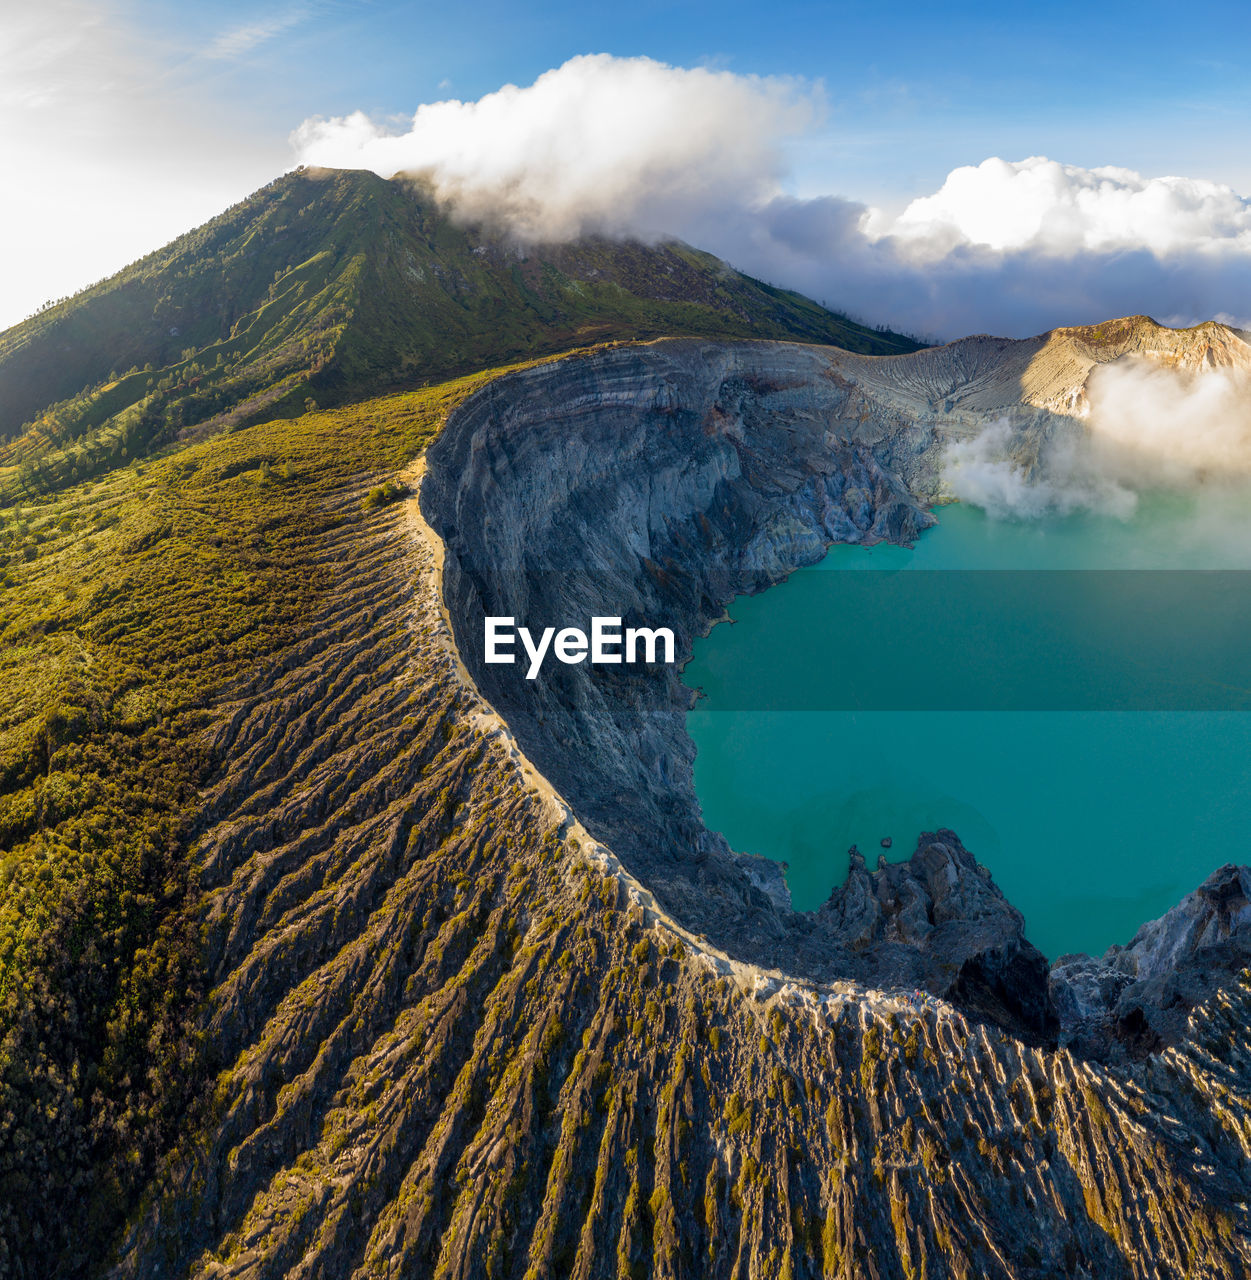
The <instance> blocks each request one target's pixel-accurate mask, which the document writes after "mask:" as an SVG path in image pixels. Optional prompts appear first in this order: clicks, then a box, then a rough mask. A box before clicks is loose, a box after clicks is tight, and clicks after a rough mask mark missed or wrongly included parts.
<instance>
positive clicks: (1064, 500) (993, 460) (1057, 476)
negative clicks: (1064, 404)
mask: <svg viewBox="0 0 1251 1280" xmlns="http://www.w3.org/2000/svg"><path fill="white" fill-rule="evenodd" d="M1013 444H1014V431H1013V428H1012V424H1011V423H1010V422H1008V421H1007V419H1000V420H999V421H997V422H993V423H991V424H990V426H988V427H987V428H986V429H985V430H984V431H982V432H980V433H979V434H978V435H976V436H974V437H973V438H972V439H970V440H961V441H957V442H956V443H955V444H953V445H951V446H950V448H948V450H947V456H946V460H945V472H944V475H945V479H946V481H947V486H948V488H949V489H950V490H951V492H952V493H953V494H954V495H955V496H956V497H957V498H959V499H960V500H961V501H962V502H968V503H971V504H972V505H973V506H975V507H981V508H982V509H983V510H984V511H985V512H986V513H987V514H988V515H990V516H992V517H994V518H995V519H999V520H1002V519H1018V520H1037V519H1039V518H1041V517H1043V516H1050V515H1061V516H1064V515H1070V514H1071V513H1072V512H1074V511H1098V512H1101V513H1103V514H1106V515H1113V516H1116V517H1118V518H1119V519H1122V520H1124V519H1128V518H1129V517H1130V516H1131V515H1133V513H1134V510H1135V508H1136V507H1137V505H1138V495H1137V493H1135V491H1134V490H1133V489H1131V488H1129V487H1127V486H1126V485H1125V484H1124V483H1123V482H1122V481H1121V480H1120V479H1119V478H1117V476H1116V475H1115V474H1114V471H1106V472H1105V471H1104V470H1103V469H1102V467H1100V466H1099V465H1097V464H1096V463H1095V460H1094V457H1093V453H1092V450H1091V448H1090V445H1089V442H1088V441H1084V440H1082V439H1081V438H1080V437H1077V438H1066V439H1064V440H1063V441H1060V440H1053V441H1051V442H1050V443H1049V444H1048V445H1047V447H1046V448H1045V450H1044V451H1043V454H1042V456H1041V457H1039V458H1038V459H1037V460H1036V461H1035V462H1034V463H1033V464H1032V465H1029V466H1027V465H1025V464H1024V463H1023V462H1022V461H1021V459H1020V458H1019V457H1017V456H1015V454H1014V452H1013V447H1012V446H1013Z"/></svg>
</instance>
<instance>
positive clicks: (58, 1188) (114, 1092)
mask: <svg viewBox="0 0 1251 1280" xmlns="http://www.w3.org/2000/svg"><path fill="white" fill-rule="evenodd" d="M491 376H493V375H492V374H489V373H488V374H482V375H478V376H476V377H473V378H467V379H463V380H461V381H459V382H456V383H452V384H447V385H441V386H438V387H433V388H430V389H425V390H421V391H415V392H409V393H402V394H398V395H395V396H391V397H387V398H384V399H379V400H374V401H371V402H369V403H367V404H365V405H362V406H360V407H358V408H345V409H340V410H332V411H327V412H321V413H308V414H305V415H303V416H301V417H300V418H298V419H295V420H291V421H282V420H280V421H275V422H270V423H266V424H262V425H257V426H253V427H251V428H248V429H245V430H239V431H236V432H234V433H231V434H227V435H224V436H220V437H218V438H216V439H213V440H209V441H207V442H204V443H201V444H195V445H190V446H188V447H185V448H182V449H180V450H177V451H175V452H168V453H167V454H166V455H165V456H161V457H157V458H152V459H150V460H148V461H146V462H144V463H142V464H139V463H136V464H135V465H132V466H129V467H125V468H120V469H116V470H114V471H112V472H110V473H109V474H108V475H107V476H106V477H105V478H103V479H101V480H98V481H95V482H87V483H83V484H78V485H74V486H70V487H68V488H65V489H64V490H63V491H61V492H60V493H58V494H57V495H56V496H55V497H53V498H47V499H44V500H42V501H32V502H26V503H21V504H19V505H17V506H15V507H12V508H10V509H8V510H7V511H5V512H4V513H3V515H2V518H0V560H2V561H3V566H2V568H0V574H2V575H3V577H2V582H3V586H0V851H2V853H0V1187H2V1188H3V1195H0V1257H3V1256H5V1255H4V1252H3V1251H4V1249H5V1248H6V1247H7V1250H8V1257H9V1258H10V1259H13V1258H21V1259H25V1260H26V1263H27V1264H28V1265H30V1264H31V1263H32V1261H33V1260H34V1259H38V1258H42V1257H51V1256H55V1255H57V1254H60V1253H61V1252H62V1250H64V1249H66V1248H67V1247H68V1252H67V1253H65V1255H64V1256H66V1257H68V1258H73V1257H74V1256H79V1257H80V1258H87V1257H89V1256H90V1257H94V1258H97V1259H98V1258H99V1257H100V1256H102V1250H103V1246H104V1243H105V1242H106V1241H107V1240H108V1238H109V1237H110V1235H111V1233H113V1232H114V1231H115V1230H116V1228H117V1225H118V1223H119V1221H120V1220H121V1217H122V1215H123V1214H124V1212H125V1210H126V1207H127V1206H128V1205H129V1204H130V1203H131V1202H132V1201H133V1198H134V1196H135V1194H136V1192H137V1190H138V1188H139V1187H140V1186H141V1185H142V1183H143V1181H144V1179H145V1177H146V1176H148V1174H149V1173H150V1172H151V1169H152V1167H153V1164H154V1161H155V1160H156V1158H157V1157H158V1155H159V1153H160V1152H161V1151H162V1150H163V1149H164V1148H165V1147H166V1146H167V1145H168V1143H169V1141H170V1140H171V1138H172V1136H173V1135H174V1134H175V1133H176V1132H178V1131H179V1129H180V1128H185V1126H186V1124H187V1112H188V1108H194V1106H196V1105H198V1103H199V1101H200V1099H201V1094H202V1091H203V1083H204V1081H205V1080H206V1079H207V1078H208V1072H209V1070H210V1069H211V1067H212V1063H210V1062H209V1061H207V1059H206V1053H205V1047H204V1044H203V1043H202V1041H201V1039H200V1038H199V1037H198V1036H197V1035H195V1034H194V1033H193V1032H192V1030H191V1028H192V1023H191V1021H190V1019H191V1018H192V1015H193V1014H194V1011H195V1008H196V1006H197V1003H198V1001H199V1000H200V999H201V998H202V996H203V992H202V990H201V989H200V985H199V984H200V982H201V974H202V970H203V966H202V964H201V962H200V957H199V947H200V936H199V924H198V921H197V917H196V892H197V885H196V881H195V872H194V868H193V867H191V866H190V865H189V862H188V859H187V851H188V846H189V842H190V841H191V839H192V838H193V836H194V834H195V830H196V821H197V814H198V812H199V809H198V806H199V804H200V788H202V787H203V786H204V785H205V784H206V782H207V781H208V780H209V779H210V778H211V777H212V775H213V773H214V770H215V768H216V766H217V764H218V761H217V760H216V758H215V754H214V751H213V749H212V746H211V743H210V741H209V740H208V738H206V737H205V735H204V732H203V731H204V729H205V727H206V725H207V724H208V723H209V720H210V709H211V708H212V706H213V705H214V703H215V702H216V701H217V700H218V699H219V698H221V697H222V695H223V693H224V692H225V691H226V690H228V689H229V688H230V687H231V685H232V682H236V681H238V680H240V679H246V678H248V677H249V676H250V675H251V674H252V673H254V672H256V671H258V670H260V669H263V668H264V665H265V664H266V662H268V661H271V660H272V658H273V656H274V655H276V654H278V653H279V652H280V651H282V649H283V648H284V646H286V645H288V644H290V643H291V642H292V641H293V640H294V639H295V638H296V637H297V636H299V635H300V634H301V630H302V627H303V626H304V625H305V623H306V620H307V619H308V618H309V617H310V616H311V615H312V614H314V613H315V612H316V610H317V608H318V607H319V603H320V601H321V599H322V597H323V596H324V594H325V591H326V590H327V585H328V582H329V581H330V577H331V574H330V572H329V570H328V568H327V566H326V565H325V564H324V563H322V562H321V559H320V558H319V555H318V548H319V538H320V537H321V536H322V535H323V534H324V533H325V532H326V531H328V530H330V529H332V528H334V527H336V526H338V525H341V524H342V523H343V522H344V521H352V520H355V519H359V518H360V514H361V506H362V504H361V502H360V499H359V498H357V499H356V501H355V502H352V503H350V504H349V503H347V502H345V501H344V499H343V497H342V494H343V491H344V487H345V486H347V487H349V488H350V487H352V486H357V487H358V489H359V488H363V487H364V484H366V483H368V477H369V476H371V475H374V474H378V473H381V474H383V475H385V474H387V473H388V472H392V471H394V470H395V469H396V468H398V467H401V466H402V465H403V464H404V463H405V462H407V461H408V460H409V459H411V458H412V457H413V456H415V455H416V454H417V453H418V452H419V451H420V450H421V448H422V447H423V445H424V444H425V443H426V442H427V441H428V440H429V439H430V438H431V437H432V435H433V434H434V432H435V431H436V430H437V427H438V425H439V423H440V422H441V421H442V418H443V416H444V415H445V414H446V412H447V410H448V408H449V407H450V406H451V405H453V404H454V403H456V402H457V401H458V400H459V399H461V398H463V396H465V395H466V394H468V393H469V392H470V391H471V390H473V389H474V388H475V387H476V386H478V385H481V384H482V383H483V382H484V381H486V380H488V379H489V378H490V377H491ZM377 491H378V492H385V493H387V494H390V495H391V496H392V497H394V496H398V494H399V492H400V488H399V486H397V485H395V484H394V483H392V482H390V481H387V482H384V483H383V484H382V485H381V486H379V487H378V489H377ZM67 1196H78V1197H82V1196H85V1197H87V1199H88V1201H89V1209H88V1213H87V1220H88V1221H89V1223H90V1230H89V1233H88V1237H87V1238H85V1239H83V1238H78V1237H77V1236H76V1237H75V1238H73V1239H69V1238H66V1237H65V1236H63V1234H62V1233H63V1232H64V1231H66V1230H68V1229H69V1228H70V1226H71V1224H75V1215H70V1214H66V1213H65V1212H64V1200H65V1197H67ZM74 1229H75V1231H76V1232H77V1231H80V1230H81V1220H79V1221H78V1222H77V1224H76V1226H75V1228H74ZM2 1269H3V1267H2V1265H0V1270H2ZM71 1270H72V1268H71ZM27 1274H33V1273H31V1272H27ZM41 1274H43V1273H42V1272H41Z"/></svg>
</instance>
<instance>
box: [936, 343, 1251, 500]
mask: <svg viewBox="0 0 1251 1280" xmlns="http://www.w3.org/2000/svg"><path fill="white" fill-rule="evenodd" d="M1087 395H1088V402H1089V410H1090V411H1089V416H1088V417H1087V418H1086V419H1085V420H1084V421H1083V422H1081V423H1077V422H1075V423H1074V425H1073V430H1072V431H1071V432H1069V433H1065V434H1063V435H1058V436H1054V437H1053V438H1052V439H1051V440H1050V441H1048V443H1047V444H1046V445H1045V446H1044V448H1043V449H1042V451H1041V453H1040V454H1039V456H1038V457H1037V459H1033V460H1031V462H1030V464H1029V465H1028V466H1027V465H1026V464H1025V463H1023V461H1022V460H1021V458H1020V457H1019V456H1018V455H1017V453H1016V452H1015V451H1014V446H1015V444H1016V443H1017V440H1016V437H1015V435H1014V433H1013V430H1012V428H1011V426H1010V424H1009V423H1007V422H1006V421H999V422H995V423H992V424H991V425H990V426H988V427H987V428H986V429H985V430H984V431H982V432H981V433H980V434H979V435H977V436H976V437H974V438H973V439H971V440H967V441H959V442H957V443H956V444H954V445H952V446H951V447H950V448H949V449H948V451H947V458H946V470H945V475H946V480H947V483H948V486H949V488H950V489H951V491H952V493H953V494H954V495H955V496H956V497H958V498H960V499H962V500H964V501H967V502H970V503H972V504H973V505H975V506H978V507H981V508H983V509H984V510H985V511H987V512H988V513H989V514H990V515H992V516H995V517H998V518H1003V517H1015V518H1018V519H1036V518H1038V517H1041V516H1046V515H1056V514H1059V515H1066V514H1069V513H1071V512H1073V511H1079V510H1085V511H1095V512H1099V513H1101V514H1107V515H1113V516H1116V517H1118V518H1121V519H1127V518H1128V517H1129V516H1131V515H1132V514H1133V513H1134V511H1135V509H1136V507H1137V503H1138V497H1139V495H1140V494H1142V493H1144V492H1147V491H1159V490H1170V491H1175V492H1176V491H1181V492H1189V493H1195V494H1198V493H1202V492H1203V491H1204V490H1205V489H1206V490H1208V491H1210V492H1211V493H1214V494H1228V493H1229V492H1230V491H1231V489H1241V490H1243V491H1244V492H1245V485H1246V484H1247V482H1248V480H1251V373H1248V372H1247V371H1246V370H1241V369H1221V368H1217V369H1211V368H1204V369H1200V370H1197V371H1196V370H1187V369H1179V368H1173V367H1170V366H1165V365H1160V364H1157V363H1155V362H1154V361H1152V360H1150V359H1134V360H1122V361H1117V362H1116V363H1114V364H1107V365H1100V366H1098V367H1096V368H1095V369H1094V370H1093V371H1092V372H1091V375H1090V377H1089V379H1088V381H1087ZM1244 505H1245V504H1244Z"/></svg>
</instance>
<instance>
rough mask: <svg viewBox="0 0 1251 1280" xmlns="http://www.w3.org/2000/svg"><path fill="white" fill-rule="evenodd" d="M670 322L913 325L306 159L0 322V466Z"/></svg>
mask: <svg viewBox="0 0 1251 1280" xmlns="http://www.w3.org/2000/svg"><path fill="white" fill-rule="evenodd" d="M669 334H689V335H694V336H710V337H711V336H718V337H727V338H728V337H765V338H791V339H799V340H804V341H814V342H821V343H834V344H837V345H842V346H845V347H848V348H854V349H857V350H862V351H866V352H888V351H905V350H912V349H915V348H916V346H917V345H918V344H917V343H915V342H913V341H912V340H910V339H906V338H903V337H901V336H899V335H895V334H890V333H882V332H877V331H874V330H871V329H868V328H866V327H865V326H863V325H858V324H856V323H854V322H852V321H850V320H848V319H846V318H845V317H841V316H839V315H837V314H836V313H833V312H829V311H826V310H825V309H824V308H823V307H820V306H819V305H818V304H816V303H815V302H812V301H810V300H809V299H806V298H802V297H801V296H800V295H798V294H795V293H791V292H788V291H786V290H782V289H777V288H774V287H772V286H770V285H766V284H763V283H761V282H759V281H755V280H752V279H751V278H750V277H748V276H744V275H742V274H741V273H739V272H737V271H734V270H733V268H731V267H729V266H728V265H727V264H725V263H723V262H721V261H720V260H719V259H717V258H715V257H713V256H712V255H710V254H706V253H703V252H702V251H700V250H697V249H693V248H691V247H690V246H687V245H683V244H681V243H679V242H677V241H669V242H663V243H660V244H657V245H644V244H640V243H638V242H632V241H619V240H609V239H603V238H599V239H595V238H588V239H584V240H581V241H578V242H574V243H571V244H564V245H549V246H539V247H536V248H533V249H529V250H522V249H520V248H518V247H516V246H514V245H512V244H511V243H510V242H509V241H508V240H507V239H506V238H505V237H503V236H502V235H501V234H499V233H497V232H492V231H488V230H484V229H481V228H464V227H460V226H457V225H455V224H454V223H453V222H451V221H450V220H449V219H448V218H447V217H446V216H445V215H444V214H443V213H442V212H441V210H440V209H439V207H438V204H437V202H436V201H435V199H434V198H433V196H432V195H431V193H430V192H429V191H428V190H427V189H424V188H422V187H421V186H420V185H418V184H416V183H414V182H413V181H412V180H409V179H393V180H390V181H385V180H383V179H381V178H379V177H377V176H376V175H375V174H373V173H370V172H367V171H363V170H329V171H307V170H306V171H296V172H293V173H290V174H286V175H284V176H283V177H281V178H279V179H276V180H275V181H274V182H273V183H271V184H269V185H268V186H267V187H264V188H262V189H261V190H260V191H258V192H256V193H254V194H253V195H252V196H249V197H248V198H247V199H246V200H244V201H242V202H240V203H239V204H237V205H235V206H233V207H232V208H231V209H229V210H227V211H226V212H225V213H223V214H221V215H219V216H218V217H217V218H214V219H212V220H211V221H210V222H208V223H205V224H204V225H203V226H201V227H198V228H196V229H195V230H193V231H191V232H189V233H187V234H186V235H185V236H181V237H179V238H178V239H177V240H175V241H173V242H172V243H171V244H169V245H167V246H165V247H164V248H162V249H159V250H156V251H155V252H153V253H151V254H149V255H147V256H146V257H144V258H142V259H140V260H139V261H138V262H137V263H134V264H132V265H131V266H130V267H128V268H126V269H125V270H123V271H121V272H119V273H117V274H116V275H114V276H112V277H110V278H109V279H107V280H104V281H101V282H100V283H98V284H96V285H93V286H91V287H90V288H89V289H86V290H84V291H83V292H82V293H80V294H77V295H75V296H74V297H73V298H70V299H67V300H66V301H64V302H62V303H59V304H57V305H55V306H53V307H51V308H48V309H47V310H44V311H42V312H39V313H37V314H36V315H34V316H32V317H29V318H28V319H27V320H25V321H23V322H21V323H20V324H18V325H16V326H14V327H13V328H11V329H9V330H6V331H5V332H4V333H2V334H0V443H2V442H4V441H6V440H7V441H8V442H9V443H8V445H7V448H5V449H4V450H3V452H0V476H3V474H4V468H5V466H6V464H7V466H8V468H9V470H10V472H13V471H17V472H18V475H19V476H20V479H21V482H22V483H20V485H19V489H20V491H21V492H23V493H30V492H33V491H35V490H36V489H38V488H47V487H49V486H55V485H56V484H57V483H61V482H63V481H65V480H67V479H76V478H81V476H83V475H86V474H93V473H95V472H98V471H99V469H100V468H101V466H105V465H110V464H115V463H117V462H125V461H129V460H131V459H133V458H134V457H136V456H140V455H141V454H142V453H144V452H146V451H147V450H148V449H150V448H151V447H152V446H153V445H158V444H162V443H168V442H170V441H172V440H175V439H177V438H178V436H179V435H180V433H182V432H185V431H186V430H188V429H205V428H207V429H214V428H220V427H229V426H235V425H238V424H239V423H241V422H246V421H255V420H257V419H258V418H259V417H261V416H270V417H273V416H287V417H289V416H293V415H294V414H297V413H300V412H303V411H304V410H305V409H306V408H307V405H308V401H310V400H313V401H316V402H318V403H340V402H343V401H345V400H347V399H349V398H360V397H361V396H363V395H365V394H376V393H378V392H380V391H383V390H389V389H395V388H397V387H402V386H413V385H419V384H420V383H422V382H430V381H440V380H444V379H446V378H449V377H452V376H458V375H461V374H465V373H469V372H473V371H475V370H477V369H481V368H487V367H493V366H497V365H500V364H504V363H508V362H510V361H515V360H518V359H530V358H534V357H536V356H542V355H550V354H554V353H556V352H559V351H561V350H566V349H570V348H573V347H578V346H586V345H589V344H590V343H594V342H600V341H606V340H621V339H633V338H650V337H658V336H662V335H669ZM67 351H70V352H72V353H73V358H72V359H69V360H67V359H66V358H65V352H67ZM12 480H13V477H12V476H10V485H9V487H10V488H12Z"/></svg>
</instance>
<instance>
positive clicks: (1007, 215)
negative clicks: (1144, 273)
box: [866, 156, 1251, 257]
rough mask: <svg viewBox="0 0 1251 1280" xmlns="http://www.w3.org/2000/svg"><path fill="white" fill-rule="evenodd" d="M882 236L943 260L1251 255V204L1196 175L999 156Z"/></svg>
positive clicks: (874, 220)
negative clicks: (1022, 254)
mask: <svg viewBox="0 0 1251 1280" xmlns="http://www.w3.org/2000/svg"><path fill="white" fill-rule="evenodd" d="M866 231H868V232H869V233H870V234H871V235H873V236H874V238H878V237H880V236H881V235H884V234H887V235H893V236H895V237H897V238H899V240H901V241H902V242H904V243H906V244H909V245H915V246H919V247H923V248H925V249H928V250H929V252H930V253H932V254H934V255H936V256H938V255H941V254H943V253H945V252H949V251H950V250H951V248H953V247H954V246H955V245H958V244H964V245H980V246H985V247H986V248H988V249H992V250H994V251H995V252H997V253H1009V252H1014V251H1021V250H1030V251H1035V252H1038V253H1043V254H1048V255H1053V256H1059V257H1069V256H1072V255H1074V254H1078V253H1108V252H1114V251H1117V250H1126V249H1128V250H1134V249H1145V250H1147V251H1149V252H1150V253H1153V254H1156V255H1157V256H1165V255H1168V254H1174V253H1179V252H1185V251H1187V250H1190V249H1195V248H1206V247H1213V246H1220V247H1236V248H1237V249H1238V250H1239V251H1240V252H1243V253H1251V205H1249V204H1248V203H1247V201H1245V200H1243V199H1242V198H1241V197H1240V196H1239V195H1238V194H1237V193H1236V192H1235V191H1233V190H1232V189H1231V188H1230V187H1227V186H1223V185H1222V184H1220V183H1217V182H1206V181H1203V180H1201V179H1196V178H1144V177H1142V175H1141V174H1137V173H1134V172H1133V171H1132V170H1130V169H1117V168H1110V167H1107V168H1099V169H1081V168H1078V167H1076V166H1074V165H1064V164H1058V163H1057V162H1056V161H1054V160H1048V159H1047V158H1046V157H1045V156H1031V157H1030V158H1029V159H1028V160H1021V161H1019V162H1017V163H1009V162H1008V161H1005V160H1000V159H998V158H997V157H992V158H991V159H989V160H984V161H983V162H982V163H981V164H979V165H976V166H973V165H965V166H963V167H961V168H959V169H954V170H952V172H951V173H950V174H948V175H947V180H946V181H945V182H944V183H943V185H942V186H941V187H940V188H939V190H938V191H936V192H935V193H934V194H933V195H931V196H923V197H921V198H920V199H917V200H913V201H912V203H911V204H910V205H908V207H907V208H906V209H905V210H904V211H903V213H902V214H900V216H899V217H898V218H897V219H895V220H894V221H893V222H891V221H890V220H889V219H885V218H883V217H882V216H881V215H880V214H874V215H872V216H871V217H870V218H869V219H868V225H866Z"/></svg>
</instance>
